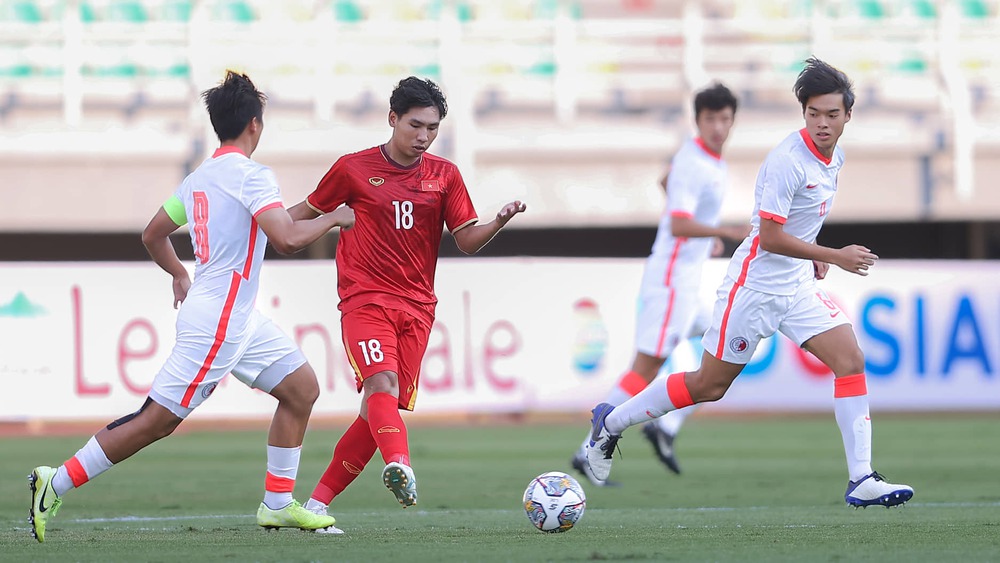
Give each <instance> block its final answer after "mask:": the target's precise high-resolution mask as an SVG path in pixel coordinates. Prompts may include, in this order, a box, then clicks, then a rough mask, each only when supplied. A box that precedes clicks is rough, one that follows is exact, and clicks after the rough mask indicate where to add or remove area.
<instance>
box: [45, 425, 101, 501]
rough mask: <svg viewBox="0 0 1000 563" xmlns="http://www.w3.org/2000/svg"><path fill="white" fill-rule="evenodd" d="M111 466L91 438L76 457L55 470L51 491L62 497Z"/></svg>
mask: <svg viewBox="0 0 1000 563" xmlns="http://www.w3.org/2000/svg"><path fill="white" fill-rule="evenodd" d="M113 465H114V464H113V463H111V461H110V460H109V459H108V456H107V455H106V454H105V453H104V448H102V447H101V444H100V443H98V441H97V438H96V437H94V436H91V437H90V440H88V441H87V443H86V444H84V446H83V447H82V448H80V449H79V450H78V451H77V452H76V455H74V456H73V457H71V458H69V459H67V460H66V463H64V464H62V465H60V466H59V468H58V469H56V474H55V476H54V477H53V478H52V490H53V491H55V493H56V495H58V496H62V495H63V493H65V492H66V491H69V490H70V489H74V488H76V487H79V486H81V485H83V484H84V483H86V482H87V481H90V480H91V479H93V478H94V477H97V476H98V475H100V474H101V473H104V472H105V471H107V470H108V469H111V466H113Z"/></svg>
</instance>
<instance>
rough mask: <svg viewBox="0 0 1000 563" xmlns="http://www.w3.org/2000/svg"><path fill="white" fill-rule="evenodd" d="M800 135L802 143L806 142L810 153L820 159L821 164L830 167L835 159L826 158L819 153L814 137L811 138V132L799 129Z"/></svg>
mask: <svg viewBox="0 0 1000 563" xmlns="http://www.w3.org/2000/svg"><path fill="white" fill-rule="evenodd" d="M799 134H800V135H802V141H803V142H805V144H806V148H808V149H809V152H811V153H813V156H815V157H816V158H818V159H819V161H820V162H822V163H823V164H825V165H827V166H829V165H830V162H832V161H833V157H829V158H828V157H825V156H823V153H821V152H819V149H818V148H816V143H814V142H813V140H812V137H810V136H809V131H808V130H806V129H805V128H802V129H799Z"/></svg>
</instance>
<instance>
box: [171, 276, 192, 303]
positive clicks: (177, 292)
mask: <svg viewBox="0 0 1000 563" xmlns="http://www.w3.org/2000/svg"><path fill="white" fill-rule="evenodd" d="M173 286H174V309H176V308H177V307H178V306H179V305H180V304H181V303H183V302H184V300H185V299H187V295H188V290H189V289H191V278H189V277H188V276H187V275H184V276H181V277H176V278H174V283H173Z"/></svg>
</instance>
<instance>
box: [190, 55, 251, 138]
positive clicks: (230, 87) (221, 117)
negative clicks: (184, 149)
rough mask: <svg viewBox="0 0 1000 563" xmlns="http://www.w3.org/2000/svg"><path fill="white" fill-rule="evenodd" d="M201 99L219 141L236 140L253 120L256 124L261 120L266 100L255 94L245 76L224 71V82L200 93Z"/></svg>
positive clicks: (248, 79)
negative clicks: (255, 119) (254, 119)
mask: <svg viewBox="0 0 1000 563" xmlns="http://www.w3.org/2000/svg"><path fill="white" fill-rule="evenodd" d="M201 97H202V99H203V100H204V101H205V107H206V108H207V109H208V116H209V117H210V118H211V120H212V128H213V129H215V134H216V135H217V136H218V137H219V141H230V140H233V139H235V138H237V137H239V136H240V135H241V134H242V133H243V131H244V130H245V129H246V128H247V125H249V124H250V121H251V120H252V119H253V118H255V117H256V118H257V121H261V120H263V118H264V104H265V103H266V102H267V96H265V95H264V93H263V92H260V91H258V90H257V88H256V87H255V86H254V85H253V82H251V81H250V77H249V76H247V75H245V74H239V73H236V72H233V71H231V70H227V71H226V78H225V79H224V80H223V81H222V82H220V83H219V85H218V86H216V87H214V88H209V89H208V90H205V91H204V92H202V93H201Z"/></svg>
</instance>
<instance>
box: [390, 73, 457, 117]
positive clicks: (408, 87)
mask: <svg viewBox="0 0 1000 563" xmlns="http://www.w3.org/2000/svg"><path fill="white" fill-rule="evenodd" d="M428 107H436V108H437V109H438V114H440V116H441V119H444V116H446V115H448V102H446V101H445V99H444V94H443V93H441V88H439V87H438V85H437V84H435V83H434V82H432V81H431V80H429V79H426V78H423V79H421V78H417V77H416V76H411V77H409V78H404V79H402V80H400V81H399V84H397V85H396V87H395V88H393V90H392V95H391V96H389V109H391V110H392V111H393V112H394V113H395V114H396V115H397V116H402V115H403V114H405V113H406V112H408V111H410V110H411V109H413V108H428Z"/></svg>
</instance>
